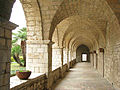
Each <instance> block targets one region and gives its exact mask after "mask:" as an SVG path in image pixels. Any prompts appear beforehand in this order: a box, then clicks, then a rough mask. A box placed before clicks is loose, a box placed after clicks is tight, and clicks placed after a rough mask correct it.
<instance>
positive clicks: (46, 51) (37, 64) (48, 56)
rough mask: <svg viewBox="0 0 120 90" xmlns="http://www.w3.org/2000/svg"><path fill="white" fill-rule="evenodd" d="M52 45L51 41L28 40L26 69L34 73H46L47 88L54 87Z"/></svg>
mask: <svg viewBox="0 0 120 90" xmlns="http://www.w3.org/2000/svg"><path fill="white" fill-rule="evenodd" d="M52 44H53V42H51V41H50V40H42V41H37V40H28V41H27V59H26V60H27V62H26V69H27V70H31V71H32V73H46V75H47V78H48V85H47V88H48V89H49V88H50V87H51V85H52V82H51V81H52Z"/></svg>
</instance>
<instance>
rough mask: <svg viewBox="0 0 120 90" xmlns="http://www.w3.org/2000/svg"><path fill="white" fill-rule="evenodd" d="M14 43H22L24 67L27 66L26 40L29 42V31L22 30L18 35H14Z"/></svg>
mask: <svg viewBox="0 0 120 90" xmlns="http://www.w3.org/2000/svg"><path fill="white" fill-rule="evenodd" d="M13 35H14V37H13V42H14V43H17V42H18V41H20V42H21V45H20V46H21V50H22V55H23V59H24V66H26V40H27V29H26V28H22V29H20V30H19V31H18V33H13Z"/></svg>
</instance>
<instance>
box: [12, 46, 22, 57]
mask: <svg viewBox="0 0 120 90" xmlns="http://www.w3.org/2000/svg"><path fill="white" fill-rule="evenodd" d="M20 53H21V47H20V45H13V47H12V49H11V55H12V56H13V55H15V54H18V55H19V54H20Z"/></svg>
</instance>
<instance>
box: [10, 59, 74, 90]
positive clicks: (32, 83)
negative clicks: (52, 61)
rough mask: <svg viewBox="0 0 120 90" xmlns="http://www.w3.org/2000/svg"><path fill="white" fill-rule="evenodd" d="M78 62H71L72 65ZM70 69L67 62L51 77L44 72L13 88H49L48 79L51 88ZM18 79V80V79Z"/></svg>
mask: <svg viewBox="0 0 120 90" xmlns="http://www.w3.org/2000/svg"><path fill="white" fill-rule="evenodd" d="M75 63H76V60H72V61H71V62H70V67H73V66H74V65H75ZM67 71H68V65H67V64H65V65H63V67H62V68H61V67H59V68H57V69H55V70H53V71H52V73H51V76H50V78H49V79H48V78H47V77H46V75H45V74H42V75H40V76H38V77H36V78H33V79H30V80H28V81H25V82H23V83H21V84H19V85H17V86H15V87H12V88H11V90H47V89H48V87H47V86H48V81H49V88H51V87H52V85H53V84H54V83H56V81H57V80H59V79H61V78H62V77H64V76H65V73H66V72H67ZM16 81H17V80H16Z"/></svg>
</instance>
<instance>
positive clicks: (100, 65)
mask: <svg viewBox="0 0 120 90" xmlns="http://www.w3.org/2000/svg"><path fill="white" fill-rule="evenodd" d="M98 72H99V73H100V74H101V75H102V76H103V77H104V49H103V48H99V57H98Z"/></svg>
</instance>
